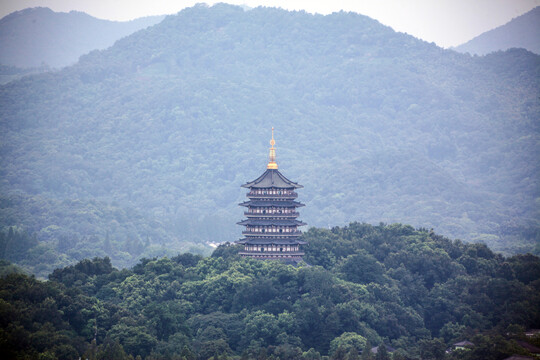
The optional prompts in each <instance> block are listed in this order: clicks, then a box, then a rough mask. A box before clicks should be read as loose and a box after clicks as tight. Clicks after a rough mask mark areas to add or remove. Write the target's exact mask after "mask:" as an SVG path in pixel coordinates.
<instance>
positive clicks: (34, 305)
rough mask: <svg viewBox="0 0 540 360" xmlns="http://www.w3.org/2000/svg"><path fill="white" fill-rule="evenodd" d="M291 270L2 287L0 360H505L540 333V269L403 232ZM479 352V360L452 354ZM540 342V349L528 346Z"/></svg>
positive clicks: (535, 262) (149, 268)
mask: <svg viewBox="0 0 540 360" xmlns="http://www.w3.org/2000/svg"><path fill="white" fill-rule="evenodd" d="M304 238H305V240H307V241H308V242H309V246H308V247H307V248H306V258H305V259H306V261H307V262H309V263H310V265H311V266H307V265H303V266H299V267H293V266H290V265H284V264H282V263H280V262H274V261H256V260H247V259H241V258H239V257H238V255H236V253H237V251H238V248H237V247H236V246H229V245H222V246H220V247H218V248H217V249H216V251H215V252H214V253H213V255H212V256H211V257H208V258H202V257H201V256H198V255H192V254H182V255H178V256H175V257H172V258H161V259H157V258H155V259H144V260H142V261H140V262H139V263H138V264H137V265H136V266H134V267H133V268H131V269H124V270H117V269H115V268H114V267H112V265H111V262H110V259H109V258H94V259H93V260H88V259H86V260H82V261H81V262H79V263H77V264H76V265H73V266H68V267H65V268H63V269H58V270H56V271H54V273H53V274H51V276H50V278H49V281H46V282H42V281H38V280H36V279H35V278H33V277H29V276H27V275H22V274H16V273H15V274H13V273H11V274H9V275H5V276H3V277H2V279H1V280H0V321H1V322H2V324H1V325H2V326H0V350H1V351H2V353H3V354H4V355H5V356H7V357H8V358H25V359H34V358H35V359H37V358H39V359H55V358H61V359H77V358H79V357H80V356H82V357H83V358H88V359H113V358H114V359H128V358H135V357H136V358H139V357H140V358H141V359H148V360H150V359H152V360H154V359H155V360H157V359H204V360H206V359H281V360H284V359H311V360H313V359H321V357H322V356H323V357H324V356H329V358H330V359H336V360H337V359H340V360H342V359H359V358H360V356H362V359H369V358H371V359H374V358H375V356H374V355H371V357H369V356H368V355H369V354H370V352H367V351H365V349H371V347H372V346H376V345H382V344H385V345H389V346H391V347H392V348H395V349H396V351H395V352H393V354H389V353H388V352H386V351H385V350H386V348H385V349H383V347H379V349H381V351H380V353H379V352H378V353H377V357H376V358H377V359H389V358H390V357H391V356H392V357H393V359H418V358H420V357H421V358H423V359H443V358H444V359H478V358H482V359H486V360H489V359H494V360H498V359H503V358H504V357H507V356H509V355H511V354H514V353H516V354H527V351H526V350H524V349H523V348H521V347H520V346H518V344H517V343H516V341H515V340H516V339H518V340H519V339H520V336H522V333H523V329H525V328H529V327H536V328H538V327H539V326H540V291H539V290H540V288H539V287H540V259H539V258H538V257H536V256H533V255H516V256H512V257H508V258H505V257H503V256H501V255H497V254H495V253H493V252H492V251H491V250H490V249H489V248H488V247H486V246H485V245H482V244H466V243H463V242H461V241H458V240H454V241H452V240H449V239H447V238H445V237H442V236H439V235H436V234H434V233H433V232H430V231H427V230H423V229H418V230H415V229H414V228H412V227H410V226H405V225H400V224H393V225H383V224H381V225H378V226H372V225H368V224H360V223H353V224H350V225H349V226H346V227H335V228H332V229H330V230H325V229H311V230H310V231H309V232H307V233H306V234H305V235H304ZM463 340H469V341H472V342H473V343H474V344H475V347H474V348H473V349H472V350H469V351H454V352H452V353H450V354H445V350H446V348H447V347H448V346H449V345H451V344H453V343H455V342H457V341H463ZM532 341H533V342H534V341H536V342H537V344H538V341H540V339H536V340H534V339H533V340H532Z"/></svg>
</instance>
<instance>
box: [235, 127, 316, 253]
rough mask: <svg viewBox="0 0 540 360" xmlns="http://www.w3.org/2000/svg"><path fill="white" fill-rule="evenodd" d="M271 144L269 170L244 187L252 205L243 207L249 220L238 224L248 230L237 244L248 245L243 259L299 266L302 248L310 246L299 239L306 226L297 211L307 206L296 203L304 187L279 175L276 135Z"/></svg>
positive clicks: (244, 204) (245, 247)
mask: <svg viewBox="0 0 540 360" xmlns="http://www.w3.org/2000/svg"><path fill="white" fill-rule="evenodd" d="M272 130H273V129H272ZM270 144H271V145H272V147H271V148H270V161H269V163H268V166H267V170H266V171H265V172H264V173H263V174H262V175H261V176H259V177H258V178H257V179H255V180H253V181H251V182H248V183H247V184H244V185H242V187H244V188H248V189H249V192H248V193H247V194H246V196H247V197H248V198H249V201H245V202H243V203H241V204H239V205H240V206H244V207H246V208H247V210H246V211H245V212H244V215H245V216H246V217H247V219H245V220H243V221H240V222H238V225H242V226H245V227H246V228H245V230H244V231H243V232H242V235H244V236H245V238H242V239H240V240H238V241H237V242H236V243H237V244H243V245H244V250H243V251H241V252H240V255H241V256H243V257H252V258H255V259H274V260H276V259H277V260H283V261H290V262H299V261H301V260H302V256H303V255H304V252H303V251H302V247H301V246H302V245H304V244H306V243H305V242H304V241H302V240H300V239H299V237H300V235H302V232H301V231H300V230H299V226H303V225H306V224H305V223H304V222H302V221H299V220H297V219H296V218H297V217H298V216H299V213H298V211H296V209H297V208H299V207H301V206H304V204H302V203H300V202H298V201H295V200H294V199H296V198H297V197H298V194H297V193H296V192H295V191H294V190H296V189H300V188H302V187H303V186H302V185H299V184H298V183H295V182H292V181H290V180H289V179H287V178H286V177H285V176H283V174H281V173H280V172H279V171H278V169H277V164H276V162H275V149H274V144H275V141H274V134H273V131H272V140H271V141H270Z"/></svg>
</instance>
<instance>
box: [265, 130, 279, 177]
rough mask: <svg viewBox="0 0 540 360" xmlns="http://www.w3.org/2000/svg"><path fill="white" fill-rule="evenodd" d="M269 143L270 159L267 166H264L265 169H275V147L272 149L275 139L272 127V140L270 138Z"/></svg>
mask: <svg viewBox="0 0 540 360" xmlns="http://www.w3.org/2000/svg"><path fill="white" fill-rule="evenodd" d="M270 145H272V147H271V148H270V161H269V162H268V166H266V168H267V169H277V168H278V167H277V164H276V149H274V145H276V141H275V140H274V128H272V140H270Z"/></svg>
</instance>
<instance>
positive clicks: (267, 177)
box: [242, 169, 303, 189]
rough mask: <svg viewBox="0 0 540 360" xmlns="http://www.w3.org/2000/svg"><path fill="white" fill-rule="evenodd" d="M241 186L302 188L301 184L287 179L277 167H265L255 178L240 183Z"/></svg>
mask: <svg viewBox="0 0 540 360" xmlns="http://www.w3.org/2000/svg"><path fill="white" fill-rule="evenodd" d="M242 187H245V188H256V189H264V188H272V187H273V188H279V189H291V188H294V189H299V188H303V186H302V185H300V184H298V183H295V182H293V181H291V180H289V179H287V178H286V177H285V176H283V174H281V173H280V172H279V171H278V170H277V169H267V170H266V171H265V172H264V173H263V174H262V175H261V176H259V177H258V178H257V179H255V180H253V181H251V182H248V183H246V184H244V185H242Z"/></svg>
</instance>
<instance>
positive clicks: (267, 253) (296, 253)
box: [238, 250, 305, 257]
mask: <svg viewBox="0 0 540 360" xmlns="http://www.w3.org/2000/svg"><path fill="white" fill-rule="evenodd" d="M238 254H240V255H250V256H276V257H277V256H279V257H287V256H304V254H305V253H304V252H303V251H246V250H242V251H239V252H238Z"/></svg>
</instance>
